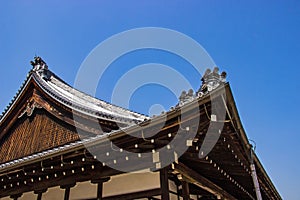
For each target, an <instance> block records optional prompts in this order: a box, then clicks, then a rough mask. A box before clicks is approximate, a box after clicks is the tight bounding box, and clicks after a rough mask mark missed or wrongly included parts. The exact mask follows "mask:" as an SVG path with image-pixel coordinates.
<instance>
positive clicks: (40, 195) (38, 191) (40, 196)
mask: <svg viewBox="0 0 300 200" xmlns="http://www.w3.org/2000/svg"><path fill="white" fill-rule="evenodd" d="M45 192H47V189H41V190H35V191H34V194H37V197H36V199H37V200H42V195H43V193H45Z"/></svg>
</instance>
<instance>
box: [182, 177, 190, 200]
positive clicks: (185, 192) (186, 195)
mask: <svg viewBox="0 0 300 200" xmlns="http://www.w3.org/2000/svg"><path fill="white" fill-rule="evenodd" d="M181 183H182V198H183V200H190V189H189V183H188V182H186V181H181Z"/></svg>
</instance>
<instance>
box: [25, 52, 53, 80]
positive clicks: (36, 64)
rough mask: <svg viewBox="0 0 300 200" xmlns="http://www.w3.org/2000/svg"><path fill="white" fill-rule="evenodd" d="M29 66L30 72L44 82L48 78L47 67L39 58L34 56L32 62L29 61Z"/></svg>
mask: <svg viewBox="0 0 300 200" xmlns="http://www.w3.org/2000/svg"><path fill="white" fill-rule="evenodd" d="M30 64H31V65H32V66H33V69H32V71H34V72H36V73H37V74H39V75H40V76H41V77H42V78H43V79H45V80H47V79H48V78H49V76H50V73H49V71H48V65H47V64H46V62H45V61H44V60H43V59H42V58H41V57H39V56H35V57H34V61H30Z"/></svg>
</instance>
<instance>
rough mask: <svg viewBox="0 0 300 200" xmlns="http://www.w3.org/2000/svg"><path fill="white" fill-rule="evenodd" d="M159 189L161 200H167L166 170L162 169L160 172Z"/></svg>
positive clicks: (167, 181) (167, 182)
mask: <svg viewBox="0 0 300 200" xmlns="http://www.w3.org/2000/svg"><path fill="white" fill-rule="evenodd" d="M160 189H161V200H169V199H170V195H169V180H168V169H166V168H164V169H161V170H160Z"/></svg>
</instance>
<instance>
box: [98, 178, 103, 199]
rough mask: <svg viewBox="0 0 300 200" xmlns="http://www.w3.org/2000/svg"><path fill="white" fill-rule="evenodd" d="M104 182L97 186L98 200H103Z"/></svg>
mask: <svg viewBox="0 0 300 200" xmlns="http://www.w3.org/2000/svg"><path fill="white" fill-rule="evenodd" d="M102 193H103V182H100V183H98V184H97V200H102Z"/></svg>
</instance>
